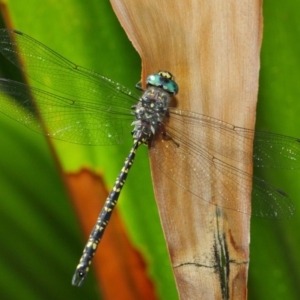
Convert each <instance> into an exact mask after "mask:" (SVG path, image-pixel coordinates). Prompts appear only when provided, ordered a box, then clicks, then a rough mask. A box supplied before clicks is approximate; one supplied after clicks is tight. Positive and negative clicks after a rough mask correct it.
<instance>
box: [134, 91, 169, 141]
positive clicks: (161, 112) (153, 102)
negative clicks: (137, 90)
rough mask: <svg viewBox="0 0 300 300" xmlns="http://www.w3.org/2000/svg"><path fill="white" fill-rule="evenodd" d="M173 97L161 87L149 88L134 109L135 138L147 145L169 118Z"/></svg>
mask: <svg viewBox="0 0 300 300" xmlns="http://www.w3.org/2000/svg"><path fill="white" fill-rule="evenodd" d="M171 97H172V96H171V95H170V93H168V92H167V91H165V90H164V89H162V88H160V87H154V86H151V87H148V88H147V90H146V91H145V92H144V94H143V95H142V97H141V98H140V99H139V102H138V103H137V104H136V105H134V106H133V107H132V109H133V110H134V111H133V113H134V115H135V121H134V122H132V125H134V129H133V131H132V135H133V138H134V139H135V140H140V141H142V142H143V143H144V144H147V143H148V141H149V140H150V138H151V137H152V136H153V135H154V134H155V132H156V129H157V128H158V127H159V126H160V125H161V124H162V123H163V120H164V118H165V117H168V112H169V103H170V100H171Z"/></svg>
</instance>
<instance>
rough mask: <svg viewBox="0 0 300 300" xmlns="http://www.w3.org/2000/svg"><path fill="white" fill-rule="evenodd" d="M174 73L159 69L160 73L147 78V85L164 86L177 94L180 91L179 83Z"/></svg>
mask: <svg viewBox="0 0 300 300" xmlns="http://www.w3.org/2000/svg"><path fill="white" fill-rule="evenodd" d="M173 79H174V77H173V75H172V74H171V73H170V72H168V71H159V72H158V73H155V74H151V75H149V76H148V77H147V79H146V85H147V87H148V86H156V87H160V88H163V89H164V90H165V91H167V92H168V93H170V94H171V95H176V94H177V93H178V85H177V83H176V82H175V81H174V80H173Z"/></svg>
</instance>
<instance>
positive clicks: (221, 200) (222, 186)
mask: <svg viewBox="0 0 300 300" xmlns="http://www.w3.org/2000/svg"><path fill="white" fill-rule="evenodd" d="M164 126H165V130H166V132H167V135H168V136H169V137H171V139H165V140H163V139H161V140H160V141H155V142H154V143H153V147H152V148H151V151H150V155H151V157H152V159H154V161H155V163H156V164H157V165H158V166H159V168H160V169H161V171H162V172H163V173H164V174H165V175H167V176H168V177H169V178H170V179H172V180H173V181H175V182H176V183H178V184H179V185H180V186H181V187H182V188H184V189H186V190H188V191H189V192H191V193H192V194H194V195H196V196H198V197H200V198H201V199H203V200H204V201H207V202H210V203H212V204H214V205H218V206H221V207H224V208H229V209H233V210H236V211H240V212H243V213H247V214H250V208H249V207H248V206H247V203H244V202H243V201H236V196H237V195H238V196H239V197H241V195H242V196H245V197H247V196H250V195H249V191H251V189H252V186H253V191H252V196H253V197H252V212H251V214H253V215H255V216H261V217H268V218H289V217H291V216H292V215H293V212H294V206H293V204H292V202H291V201H290V199H289V198H288V196H287V195H286V194H285V193H283V192H282V191H281V190H279V189H277V188H275V187H274V186H272V185H270V184H269V183H267V182H266V181H264V180H261V179H259V178H257V177H254V176H251V175H249V174H247V173H246V172H244V171H242V170H241V168H240V167H243V164H244V163H245V162H244V160H243V159H244V155H245V158H246V157H247V156H249V153H248V152H247V151H249V150H246V149H247V147H245V146H247V145H248V144H249V145H250V148H251V145H252V143H253V138H254V131H251V130H247V129H242V128H238V127H235V126H233V125H231V124H227V123H224V122H222V121H219V120H216V119H213V118H210V117H206V116H203V115H201V114H196V113H192V112H187V111H181V110H177V109H171V110H170V118H169V120H167V121H166V123H165V124H164ZM187 130H188V132H187ZM270 136H271V137H272V138H273V140H274V139H275V141H278V145H280V143H281V141H282V140H283V141H284V143H285V145H286V140H288V141H291V142H292V141H294V140H295V139H290V140H289V139H288V138H287V139H285V138H286V137H284V139H281V137H282V136H280V135H273V134H271V135H270ZM267 137H268V134H267V135H261V136H260V139H261V140H260V145H263V146H264V147H265V150H264V151H263V153H268V155H265V156H262V159H261V160H262V161H263V160H264V159H265V161H266V163H269V165H271V163H270V162H273V161H274V160H271V161H269V155H270V154H271V153H272V151H273V150H272V146H271V145H269V144H268V143H269V142H268V141H269V140H268V138H267ZM231 143H232V144H231ZM236 145H238V146H236ZM292 145H294V142H292ZM296 145H297V146H298V144H297V142H296ZM269 148H270V149H271V150H272V151H271V150H269ZM296 149H297V150H298V152H297V153H298V154H299V146H298V148H297V147H296ZM284 153H289V151H288V150H286V152H284ZM277 155H280V153H279V154H278V153H277ZM250 157H251V156H250ZM280 157H281V156H280ZM261 160H260V161H261ZM290 160H291V161H293V160H294V156H293V157H290V156H288V155H283V157H282V159H281V161H280V164H279V166H280V167H282V165H283V166H288V165H289V161H290ZM250 162H251V161H249V163H250ZM285 162H286V163H285ZM246 163H247V162H246ZM298 165H299V161H298ZM191 176H192V177H193V178H195V179H194V180H192V181H190V180H189V178H190V177H191ZM252 183H253V185H252ZM241 199H242V198H241Z"/></svg>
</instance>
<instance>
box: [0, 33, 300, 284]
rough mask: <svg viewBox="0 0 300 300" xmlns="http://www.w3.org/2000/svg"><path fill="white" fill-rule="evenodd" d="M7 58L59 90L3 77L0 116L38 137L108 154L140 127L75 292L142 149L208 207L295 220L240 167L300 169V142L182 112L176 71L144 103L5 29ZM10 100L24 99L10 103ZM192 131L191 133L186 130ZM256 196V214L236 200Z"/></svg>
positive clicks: (145, 93)
mask: <svg viewBox="0 0 300 300" xmlns="http://www.w3.org/2000/svg"><path fill="white" fill-rule="evenodd" d="M0 53H1V54H2V55H4V56H5V57H6V58H7V59H8V60H9V61H10V62H11V63H13V64H14V65H15V66H17V67H18V68H19V69H21V70H22V71H24V72H25V73H26V74H27V75H28V76H29V77H31V78H33V79H34V80H35V81H37V82H39V83H41V84H42V85H44V86H46V87H47V88H50V89H51V92H49V91H48V90H47V91H46V90H42V89H39V88H35V87H29V86H28V85H26V84H23V83H20V82H15V81H12V80H9V79H3V78H1V79H0V112H1V113H3V114H5V115H7V116H8V117H10V118H12V119H14V120H16V121H18V122H20V123H21V124H23V125H25V126H27V127H28V128H30V129H31V130H33V131H36V132H38V133H40V134H43V135H46V136H48V137H50V138H54V139H58V140H63V141H67V142H70V143H77V144H84V145H99V146H104V145H116V144H117V145H120V144H122V142H123V138H124V131H126V130H127V129H128V125H130V124H131V125H132V126H133V129H132V132H131V134H132V137H133V144H132V147H131V149H130V150H129V154H128V156H127V157H126V159H125V162H124V165H123V168H122V169H121V171H120V174H119V175H118V177H117V179H116V182H115V184H114V186H113V188H112V191H111V192H110V194H109V195H108V197H107V199H106V202H105V204H104V207H103V209H102V211H101V212H100V214H99V217H98V219H97V221H96V224H95V226H94V228H93V230H92V232H91V234H90V237H89V239H88V242H87V244H86V246H85V248H84V251H83V254H82V256H81V259H80V262H79V264H78V265H77V267H76V270H75V273H74V276H73V278H72V284H73V285H76V286H80V285H82V283H83V281H84V279H85V278H86V276H87V273H88V271H89V267H90V264H91V261H92V258H93V256H94V255H95V253H96V250H97V247H98V244H99V242H100V240H101V238H102V236H103V233H104V230H105V228H106V226H107V224H108V222H109V219H110V217H111V214H112V212H113V210H114V207H115V206H116V203H117V201H118V198H119V195H120V193H121V190H122V188H123V186H124V184H125V181H126V179H127V175H128V172H129V170H130V168H131V166H132V164H133V161H134V158H135V154H136V151H137V149H138V148H139V147H140V146H141V145H146V146H147V147H148V148H149V155H150V156H151V158H154V159H155V162H156V163H157V165H158V166H159V169H160V171H161V172H162V174H164V175H165V176H167V177H168V178H169V179H171V180H173V181H174V182H176V183H177V184H178V185H179V186H180V187H181V188H183V189H185V190H187V191H188V192H190V193H191V194H193V195H195V196H197V197H198V198H199V199H201V200H203V201H206V202H209V203H212V204H213V205H216V206H219V207H222V208H226V209H232V210H235V211H238V212H241V213H245V214H251V215H254V216H260V217H267V218H290V217H291V216H292V215H293V213H294V210H295V207H294V205H293V203H292V202H291V200H290V199H289V197H288V195H287V194H286V193H285V192H283V191H282V190H280V189H278V188H276V187H275V186H273V185H272V184H270V183H268V182H267V181H265V180H262V179H260V178H258V177H256V176H253V175H252V174H248V173H247V172H245V171H244V170H241V169H240V168H238V164H240V163H242V164H245V165H252V163H253V165H254V166H255V167H269V168H286V169H297V168H299V166H300V164H299V161H300V159H299V158H300V140H299V139H297V138H293V137H288V136H284V135H279V134H275V133H269V132H262V131H254V130H251V129H247V128H242V127H238V126H235V125H232V124H229V123H226V122H223V121H221V120H218V119H215V118H212V117H210V116H207V115H204V114H200V113H196V112H191V111H186V110H181V109H179V108H177V107H173V106H172V105H171V104H170V103H171V102H172V101H171V100H172V99H173V97H175V96H176V94H177V93H179V87H178V85H177V83H176V81H175V79H174V76H173V75H172V74H171V73H170V72H169V71H159V72H157V73H154V74H150V75H149V76H148V77H147V79H146V88H145V89H143V88H142V87H141V84H140V83H138V84H137V86H136V87H137V88H138V89H139V90H140V91H141V92H142V95H141V96H140V95H138V94H136V93H135V92H134V91H132V90H130V89H128V88H126V87H125V86H123V85H121V84H119V83H117V82H114V81H112V80H111V79H109V78H107V77H104V76H102V75H100V74H98V73H96V72H94V71H91V70H88V69H86V68H83V67H81V66H79V65H77V64H74V63H72V62H71V61H69V60H67V59H66V58H64V57H62V56H61V55H59V54H58V53H56V52H55V51H53V50H51V49H50V48H48V47H47V46H45V45H43V44H42V43H40V42H39V41H37V40H35V39H34V38H32V37H30V36H28V35H26V34H24V33H22V32H20V31H17V30H8V29H0ZM52 91H53V92H52ZM7 96H9V97H11V98H12V99H14V101H7ZM38 116H39V117H40V118H38ZM187 126H188V128H189V132H187V131H186V130H184V128H185V127H187ZM189 133H190V134H189ZM128 134H130V133H128ZM216 134H217V135H216ZM219 137H223V138H219ZM228 141H230V143H228ZM231 144H232V145H235V146H236V148H235V149H232V147H231V146H230V145H231ZM252 150H253V153H252ZM249 157H250V158H251V159H249ZM190 174H192V178H193V180H192V182H191V181H190V180H189V179H188V178H189V176H190ZM251 188H252V208H251V211H250V210H249V207H248V206H245V204H244V203H243V202H242V201H234V196H235V195H236V191H237V190H238V191H239V192H240V194H242V195H243V194H245V195H248V191H249V190H251ZM212 191H214V193H215V195H214V197H212Z"/></svg>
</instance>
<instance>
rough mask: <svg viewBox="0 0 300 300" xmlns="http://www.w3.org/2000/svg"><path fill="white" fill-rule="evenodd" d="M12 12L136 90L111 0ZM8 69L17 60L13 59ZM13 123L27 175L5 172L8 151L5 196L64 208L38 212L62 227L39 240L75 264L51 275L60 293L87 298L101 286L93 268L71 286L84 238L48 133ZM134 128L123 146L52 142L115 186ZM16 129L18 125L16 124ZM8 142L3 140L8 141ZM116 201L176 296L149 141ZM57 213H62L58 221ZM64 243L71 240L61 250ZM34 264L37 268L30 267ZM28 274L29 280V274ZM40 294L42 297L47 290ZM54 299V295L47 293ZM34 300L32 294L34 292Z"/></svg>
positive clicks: (133, 62) (71, 0) (69, 159)
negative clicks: (43, 162)
mask: <svg viewBox="0 0 300 300" xmlns="http://www.w3.org/2000/svg"><path fill="white" fill-rule="evenodd" d="M8 11H9V13H10V15H9V16H11V18H12V23H13V25H14V28H15V29H17V30H19V31H22V32H24V33H26V34H28V35H30V36H32V37H34V38H35V39H37V40H38V41H40V42H42V43H43V44H45V45H47V46H48V47H50V48H51V49H53V50H55V51H56V52H58V53H59V54H61V55H63V56H64V57H66V58H68V59H69V60H71V61H73V62H75V63H76V64H79V65H81V66H84V67H86V68H89V69H91V70H94V71H96V72H98V73H100V74H102V75H105V76H107V77H109V78H112V79H113V80H115V81H117V82H120V83H122V84H123V85H125V86H128V87H132V89H134V86H135V84H136V83H137V81H139V80H140V72H141V71H140V64H141V63H140V59H139V57H138V55H137V53H136V52H135V50H134V49H133V47H132V45H131V43H130V42H129V41H128V39H127V37H126V35H125V33H124V32H123V30H122V28H121V27H120V25H119V23H118V21H117V19H116V17H115V15H114V13H113V11H112V8H111V7H110V4H109V3H108V2H106V1H103V2H99V1H95V0H93V1H88V2H82V1H79V0H78V1H76V0H62V1H58V2H53V1H49V0H47V1H43V4H42V5H41V3H40V1H35V0H30V1H26V3H25V2H24V3H20V1H14V0H12V1H8ZM33 18H34V20H33ZM9 68H13V67H12V66H11V65H10V66H9ZM30 84H31V85H33V86H38V84H37V83H35V82H34V81H30ZM39 88H40V86H39ZM1 118H2V116H1ZM3 119H4V120H7V118H6V117H3ZM12 124H14V122H12ZM13 126H14V128H17V129H16V130H17V132H18V130H21V131H22V132H24V133H22V134H23V135H24V137H25V136H26V138H25V140H24V143H26V146H25V145H23V144H22V145H19V146H12V145H8V147H7V150H6V151H7V153H8V155H9V153H10V152H11V147H14V149H15V150H16V151H19V154H20V155H22V156H21V157H20V160H21V161H19V159H18V160H17V156H15V158H14V159H15V164H16V166H18V167H17V168H19V169H22V162H24V161H25V160H26V162H27V164H28V165H27V167H25V170H24V172H25V174H24V173H23V174H22V175H21V173H20V172H19V173H20V175H19V176H20V182H19V183H18V184H16V183H14V181H13V180H11V178H10V177H9V176H8V174H9V173H10V172H12V171H11V168H12V166H11V164H10V163H9V160H8V159H7V158H6V159H5V161H6V168H3V169H2V168H1V170H2V172H3V182H4V183H2V182H0V185H1V186H2V185H5V186H7V188H8V192H7V193H8V195H9V193H10V192H11V191H12V190H13V189H15V193H16V194H17V195H16V198H19V199H20V200H19V201H21V202H23V203H26V206H29V204H30V207H33V208H31V209H32V210H33V211H34V207H35V206H39V205H40V204H39V199H43V200H44V201H45V202H46V203H51V204H52V205H53V206H54V207H55V208H56V209H57V210H59V211H60V214H58V215H57V216H56V214H55V213H52V214H51V215H50V217H47V215H48V214H49V212H48V211H47V209H46V208H45V209H44V211H43V212H38V215H39V227H40V228H45V227H47V226H49V223H50V224H52V225H53V226H54V227H55V230H56V231H57V233H56V235H55V237H56V238H57V239H59V241H54V238H52V237H53V236H54V235H53V234H51V233H49V232H48V231H43V234H42V236H44V237H46V238H44V239H42V238H41V240H40V243H41V245H39V246H36V247H38V248H42V247H44V246H45V239H46V240H47V245H48V244H50V245H53V246H52V247H49V248H47V249H48V252H47V251H46V250H45V252H46V253H47V255H48V256H47V257H50V256H51V255H53V256H54V258H53V260H54V259H57V260H62V261H63V260H64V258H66V257H68V263H69V264H70V267H69V268H68V269H67V267H66V266H64V265H63V267H64V271H60V270H59V269H57V272H58V273H61V272H62V273H64V276H65V277H66V278H63V279H61V278H59V277H58V276H57V277H55V276H53V274H51V276H53V277H52V278H53V280H59V283H60V288H61V290H62V289H63V287H65V289H66V290H67V291H66V292H65V294H64V296H65V297H62V298H64V299H66V298H70V296H71V297H72V299H76V296H75V295H73V294H71V293H70V294H68V292H69V290H71V291H72V293H74V294H78V296H77V297H78V298H79V297H82V294H83V293H86V297H87V298H91V297H96V296H95V295H96V292H95V290H96V287H95V286H94V288H92V285H94V281H93V279H92V274H89V276H88V278H87V280H86V282H85V283H84V287H83V290H82V289H79V290H80V291H81V292H80V293H78V289H77V288H75V287H72V286H71V285H70V280H71V277H72V274H73V272H74V270H75V266H76V264H77V263H78V259H79V255H80V254H81V252H82V247H83V241H81V242H80V231H79V228H78V225H77V221H76V220H75V218H74V213H73V212H72V209H71V208H70V207H69V209H66V208H63V209H62V203H65V205H66V206H67V205H69V204H68V199H67V196H66V193H65V192H64V188H63V186H62V183H61V180H60V176H59V173H58V172H57V170H56V168H55V165H54V162H53V159H51V157H50V154H49V149H48V148H47V146H46V144H45V142H43V140H44V138H43V137H41V136H39V135H37V134H35V133H33V132H31V131H30V130H28V129H26V128H25V127H22V125H20V124H17V123H15V124H14V125H13ZM1 128H2V127H1ZM2 130H3V131H5V130H6V129H4V128H2V129H1V132H2ZM131 130H132V127H131V126H130V124H128V132H127V133H126V132H125V133H124V144H123V145H121V146H110V147H87V146H80V145H73V144H68V143H66V142H61V141H58V142H57V141H54V146H55V149H56V151H57V153H58V155H59V159H60V162H61V163H62V166H63V169H64V170H65V171H68V172H73V171H77V170H79V169H80V168H81V167H89V168H91V169H93V170H96V171H98V172H99V171H100V172H102V171H103V172H104V174H105V178H106V180H107V182H108V185H109V186H110V187H111V186H112V185H113V183H114V180H115V178H116V176H117V174H118V173H119V171H120V169H121V167H122V165H123V162H124V160H125V157H126V156H127V155H128V153H129V150H130V147H131V144H132V138H131V134H130V132H131ZM12 132H14V130H12ZM19 135H20V134H19ZM19 135H17V136H16V134H14V135H11V137H13V138H12V139H13V140H15V141H18V142H19ZM29 135H30V136H32V138H33V139H36V140H37V141H36V142H35V144H33V143H32V142H31V140H29V139H28V138H27V137H28V136H29ZM3 143H6V142H5V141H3ZM41 143H44V148H43V149H42V150H40V152H39V153H38V154H37V153H36V151H35V152H32V153H31V152H30V151H28V152H26V153H25V152H24V150H23V149H24V148H26V147H30V148H38V147H37V146H33V145H36V144H41ZM46 157H47V161H48V164H49V165H51V167H52V169H53V172H52V173H50V171H49V170H48V168H42V167H41V162H40V160H43V159H45V160H46ZM32 165H36V169H34V168H33V167H32ZM27 170H30V172H32V177H30V178H29V176H28V175H27ZM41 174H42V175H44V176H45V181H46V183H47V184H48V185H47V186H48V189H49V190H50V191H55V193H58V191H60V194H59V195H58V194H56V195H55V196H53V195H52V193H51V192H50V191H48V189H46V183H45V182H43V183H42V184H41V183H39V180H42V175H41ZM28 181H29V182H28ZM30 184H31V185H30ZM22 186H24V189H26V190H28V194H29V195H28V194H27V193H23V192H22ZM37 187H40V188H37ZM31 193H36V194H37V195H36V197H35V199H34V201H33V200H32V197H30V194H31ZM5 197H6V196H5ZM7 197H8V196H7ZM10 198H11V197H10ZM11 202H12V205H14V206H13V207H14V209H15V210H19V209H18V208H17V206H16V203H15V202H16V200H14V198H13V200H11ZM118 208H119V209H120V210H121V213H122V216H123V218H124V221H125V224H126V227H127V229H128V231H129V235H130V237H131V238H132V242H133V243H134V245H135V246H136V247H137V248H138V249H139V250H140V251H141V252H142V254H143V256H144V258H145V260H146V263H147V264H148V269H149V274H150V276H151V278H152V280H153V281H154V285H155V288H156V290H157V294H158V295H159V297H160V298H161V299H167V298H169V299H176V297H177V296H176V295H177V292H176V289H175V285H174V279H173V276H172V272H171V268H170V264H169V257H168V254H167V251H166V246H165V242H164V238H163V235H162V231H161V226H160V221H159V217H158V213H157V208H156V204H155V200H154V196H153V189H152V184H151V177H150V170H149V163H148V158H147V149H146V147H141V149H139V151H138V153H137V157H136V162H135V164H134V166H133V167H132V170H131V172H130V174H129V177H128V181H127V183H126V185H125V187H124V190H123V192H122V195H121V198H120V203H119V204H118ZM9 214H14V211H12V212H9ZM44 214H45V216H44ZM54 216H56V217H55V221H53V219H52V218H54ZM60 217H61V218H62V220H60ZM29 219H30V217H29ZM65 219H68V220H69V223H68V229H69V230H70V232H69V231H67V230H66V229H65V228H64V227H62V226H65V225H64V224H63V220H65ZM26 224H27V223H26ZM23 226H25V225H23ZM14 228H15V230H11V231H9V233H8V235H10V236H15V235H17V234H20V233H21V230H20V229H19V227H17V225H15V227H14ZM26 230H27V231H28V232H30V233H28V234H27V235H32V236H37V237H38V236H39V235H40V234H41V233H39V232H37V231H36V226H33V227H32V228H31V229H29V228H28V229H27V227H26ZM30 230H31V231H30ZM66 234H67V235H68V238H69V237H70V236H71V237H73V239H74V240H75V241H73V243H68V242H66V241H65V240H66V238H67V237H66V236H65V235H66ZM60 243H62V245H60ZM64 243H66V244H67V245H68V246H69V247H65V248H64V249H61V248H62V247H63V245H64ZM56 247H57V248H58V249H60V251H58V250H56V251H54V250H53V248H56ZM100 247H101V245H100ZM52 250H53V251H52ZM63 250H64V251H63ZM29 253H30V252H29ZM23 256H24V254H23V252H22V251H21V250H20V249H18V250H16V253H15V254H14V257H17V258H18V259H19V258H20V259H21V258H22V257H23ZM36 256H37V257H39V259H41V260H45V261H48V260H50V259H47V260H46V259H45V258H44V257H43V256H42V255H41V254H39V255H38V254H37V255H36ZM51 262H52V261H51ZM0 264H1V255H0ZM47 266H48V265H47ZM52 267H53V269H55V268H56V265H54V264H52ZM7 268H8V269H12V266H11V265H10V264H9V265H8V267H7ZM30 269H31V270H32V269H33V266H32V267H31V268H30ZM37 270H38V271H39V272H40V273H41V272H42V273H43V274H44V276H45V279H44V280H45V281H48V280H49V278H48V275H47V271H48V270H47V268H45V267H42V265H41V264H40V265H39V267H38V268H37ZM39 272H37V273H36V274H35V275H36V277H34V276H32V277H31V278H30V282H31V285H32V288H33V290H32V291H31V293H32V294H33V293H34V291H35V290H36V289H37V287H38V286H39V280H40V278H41V275H40V273H39ZM25 274H26V273H25ZM25 279H26V280H28V281H29V279H28V278H25ZM25 279H24V278H22V277H20V279H19V281H18V283H16V282H15V285H17V286H18V285H22V281H24V280H25ZM3 284H4V281H3ZM49 285H50V284H49ZM52 286H55V289H54V290H55V291H57V288H56V287H57V284H56V283H53V282H52ZM38 288H40V287H38ZM40 289H41V290H42V289H43V288H42V287H41V288H40ZM61 290H60V291H61ZM87 290H89V293H87ZM83 291H84V292H83ZM15 292H17V291H15ZM81 293H82V294H81ZM93 293H94V294H93ZM66 295H67V297H66ZM40 298H41V297H40ZM43 298H45V296H44V297H43ZM50 298H51V297H50V296H49V299H50ZM52 298H54V297H52ZM30 299H32V297H31V298H30Z"/></svg>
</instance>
